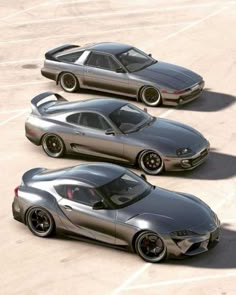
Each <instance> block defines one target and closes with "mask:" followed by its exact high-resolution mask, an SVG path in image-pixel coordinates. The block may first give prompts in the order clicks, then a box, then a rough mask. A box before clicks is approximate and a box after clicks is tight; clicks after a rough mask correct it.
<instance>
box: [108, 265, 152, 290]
mask: <svg viewBox="0 0 236 295" xmlns="http://www.w3.org/2000/svg"><path fill="white" fill-rule="evenodd" d="M148 267H149V264H148V263H146V264H144V265H143V266H142V267H141V268H140V269H139V270H138V271H136V272H134V273H133V275H132V276H130V277H129V278H128V279H127V280H126V281H125V282H124V283H123V284H122V285H120V287H118V288H117V289H116V290H115V291H114V292H112V293H111V294H112V295H118V294H120V293H121V292H122V291H124V290H127V286H128V285H130V284H131V283H132V282H133V281H135V279H136V278H137V277H139V276H140V275H141V274H142V273H143V272H144V271H145V270H146V269H147V268H148Z"/></svg>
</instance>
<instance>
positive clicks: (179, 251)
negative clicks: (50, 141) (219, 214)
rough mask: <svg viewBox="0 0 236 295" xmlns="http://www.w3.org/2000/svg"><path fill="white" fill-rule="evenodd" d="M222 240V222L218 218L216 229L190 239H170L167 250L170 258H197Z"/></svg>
mask: <svg viewBox="0 0 236 295" xmlns="http://www.w3.org/2000/svg"><path fill="white" fill-rule="evenodd" d="M219 240H220V221H219V220H218V218H217V222H216V224H215V227H214V228H212V229H211V230H209V231H207V232H206V233H204V234H202V235H196V236H189V237H176V238H175V237H170V239H169V241H168V244H167V249H168V256H169V257H175V258H178V257H179V258H181V257H184V256H195V255H198V254H201V253H204V252H207V251H208V250H210V249H211V248H213V247H214V246H216V245H217V244H218V242H219Z"/></svg>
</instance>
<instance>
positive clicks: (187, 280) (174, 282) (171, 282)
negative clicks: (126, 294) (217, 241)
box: [126, 272, 236, 290]
mask: <svg viewBox="0 0 236 295" xmlns="http://www.w3.org/2000/svg"><path fill="white" fill-rule="evenodd" d="M230 277H236V272H229V273H224V274H218V275H209V276H199V277H192V278H185V279H176V280H166V281H160V282H158V283H151V284H142V285H136V286H132V287H128V288H126V290H137V289H147V288H154V287H161V286H170V285H178V284H187V283H194V282H201V281H206V280H217V279H223V278H230Z"/></svg>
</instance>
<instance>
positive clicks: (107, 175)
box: [31, 163, 126, 187]
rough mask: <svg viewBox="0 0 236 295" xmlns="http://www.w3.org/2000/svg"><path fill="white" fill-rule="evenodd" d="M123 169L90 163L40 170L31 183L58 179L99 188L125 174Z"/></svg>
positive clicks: (105, 164) (112, 165)
mask: <svg viewBox="0 0 236 295" xmlns="http://www.w3.org/2000/svg"><path fill="white" fill-rule="evenodd" d="M125 171H126V169H125V168H124V167H121V166H118V165H114V164H109V163H91V164H81V165H78V166H73V167H68V168H63V169H56V170H47V169H44V170H40V171H39V173H36V174H33V176H32V178H31V181H33V182H40V181H53V180H58V179H65V180H66V179H67V180H68V179H71V180H76V181H79V182H82V183H84V184H88V185H90V186H93V187H100V186H103V185H104V184H106V183H109V182H111V181H112V180H114V179H116V178H118V177H120V176H121V175H123V174H124V173H125Z"/></svg>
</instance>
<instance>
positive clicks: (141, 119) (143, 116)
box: [109, 104, 154, 133]
mask: <svg viewBox="0 0 236 295" xmlns="http://www.w3.org/2000/svg"><path fill="white" fill-rule="evenodd" d="M109 117H110V119H111V120H112V122H113V123H114V124H115V125H116V127H117V128H118V129H119V130H120V131H121V132H123V133H130V132H134V131H137V130H139V129H140V128H142V127H144V126H145V125H147V124H149V123H150V122H152V121H153V120H154V117H152V116H150V115H149V114H147V113H145V112H144V111H142V110H141V109H139V108H137V107H136V106H134V105H131V104H126V105H124V106H122V107H121V108H119V109H117V110H115V111H113V112H112V113H111V114H110V116H109Z"/></svg>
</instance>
